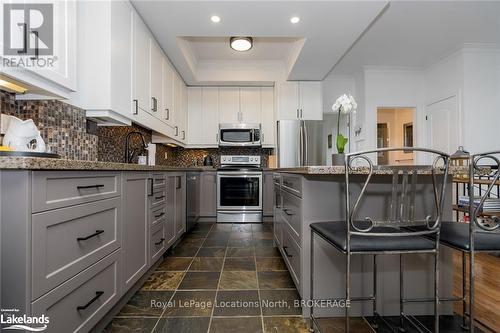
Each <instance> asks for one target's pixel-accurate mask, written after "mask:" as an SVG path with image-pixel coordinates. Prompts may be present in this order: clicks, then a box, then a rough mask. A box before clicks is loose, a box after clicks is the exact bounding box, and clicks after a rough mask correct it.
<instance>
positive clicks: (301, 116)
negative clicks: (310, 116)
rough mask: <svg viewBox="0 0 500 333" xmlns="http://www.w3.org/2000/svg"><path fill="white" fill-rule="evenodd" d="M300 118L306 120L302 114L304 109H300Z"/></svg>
mask: <svg viewBox="0 0 500 333" xmlns="http://www.w3.org/2000/svg"><path fill="white" fill-rule="evenodd" d="M300 118H304V115H303V114H302V109H300Z"/></svg>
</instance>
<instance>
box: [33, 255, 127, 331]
mask: <svg viewBox="0 0 500 333" xmlns="http://www.w3.org/2000/svg"><path fill="white" fill-rule="evenodd" d="M119 252H120V251H119V250H118V251H116V252H114V253H113V254H111V255H109V256H108V257H106V258H104V259H102V260H101V261H99V262H98V263H96V264H95V265H93V266H91V267H89V268H88V269H86V270H85V271H83V272H81V273H80V274H78V275H77V276H75V277H74V278H72V279H70V280H69V281H67V282H65V283H64V284H62V285H61V286H59V287H58V288H56V289H54V290H52V291H51V292H50V293H48V294H47V295H45V296H43V297H42V298H40V299H39V300H37V301H35V302H33V303H31V311H32V313H33V315H35V316H36V315H38V316H40V315H42V314H44V315H45V316H47V317H49V319H50V322H49V324H47V326H48V327H47V330H46V331H44V332H54V333H60V332H68V333H69V332H89V331H90V329H91V328H92V327H93V326H94V325H95V324H96V323H97V322H98V321H99V320H100V319H101V318H102V317H103V316H104V315H105V314H106V313H107V312H108V311H109V310H110V309H111V308H112V307H113V305H114V304H116V302H117V301H118V300H119V299H120V296H121V290H120V288H119V286H120V284H119V281H120V269H121V267H120V259H119V258H120V253H119Z"/></svg>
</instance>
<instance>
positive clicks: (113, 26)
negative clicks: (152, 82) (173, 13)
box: [68, 1, 134, 125]
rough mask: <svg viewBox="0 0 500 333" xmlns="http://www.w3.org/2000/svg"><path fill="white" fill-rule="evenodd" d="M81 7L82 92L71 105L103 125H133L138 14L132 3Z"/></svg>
mask: <svg viewBox="0 0 500 333" xmlns="http://www.w3.org/2000/svg"><path fill="white" fill-rule="evenodd" d="M77 6H78V26H79V29H78V37H77V40H78V44H77V45H78V49H77V50H78V67H77V72H78V76H77V77H78V90H77V91H76V92H75V93H73V94H71V96H70V98H69V101H68V102H69V103H70V104H74V105H76V106H78V107H80V108H82V109H84V110H86V113H87V117H89V118H92V119H94V120H96V121H98V122H99V123H101V124H108V125H109V124H114V125H117V124H118V125H129V124H130V118H131V115H132V109H131V101H132V43H133V36H132V22H133V17H132V16H133V11H134V10H133V8H132V6H131V5H130V3H129V2H128V1H80V2H78V3H77ZM96 50H99V52H96ZM96 78H98V79H96Z"/></svg>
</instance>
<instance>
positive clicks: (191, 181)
mask: <svg viewBox="0 0 500 333" xmlns="http://www.w3.org/2000/svg"><path fill="white" fill-rule="evenodd" d="M199 217H200V172H199V171H198V172H188V173H186V231H189V230H191V228H193V226H194V225H195V224H196V222H198V219H199Z"/></svg>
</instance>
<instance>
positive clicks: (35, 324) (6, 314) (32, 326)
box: [0, 309, 50, 332]
mask: <svg viewBox="0 0 500 333" xmlns="http://www.w3.org/2000/svg"><path fill="white" fill-rule="evenodd" d="M18 313H19V310H18V309H2V313H1V314H0V325H1V327H2V330H20V331H29V332H43V331H45V330H46V329H47V325H48V324H49V321H50V320H49V317H47V316H45V315H41V316H27V315H25V314H24V315H19V314H18ZM4 325H6V326H4Z"/></svg>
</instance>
